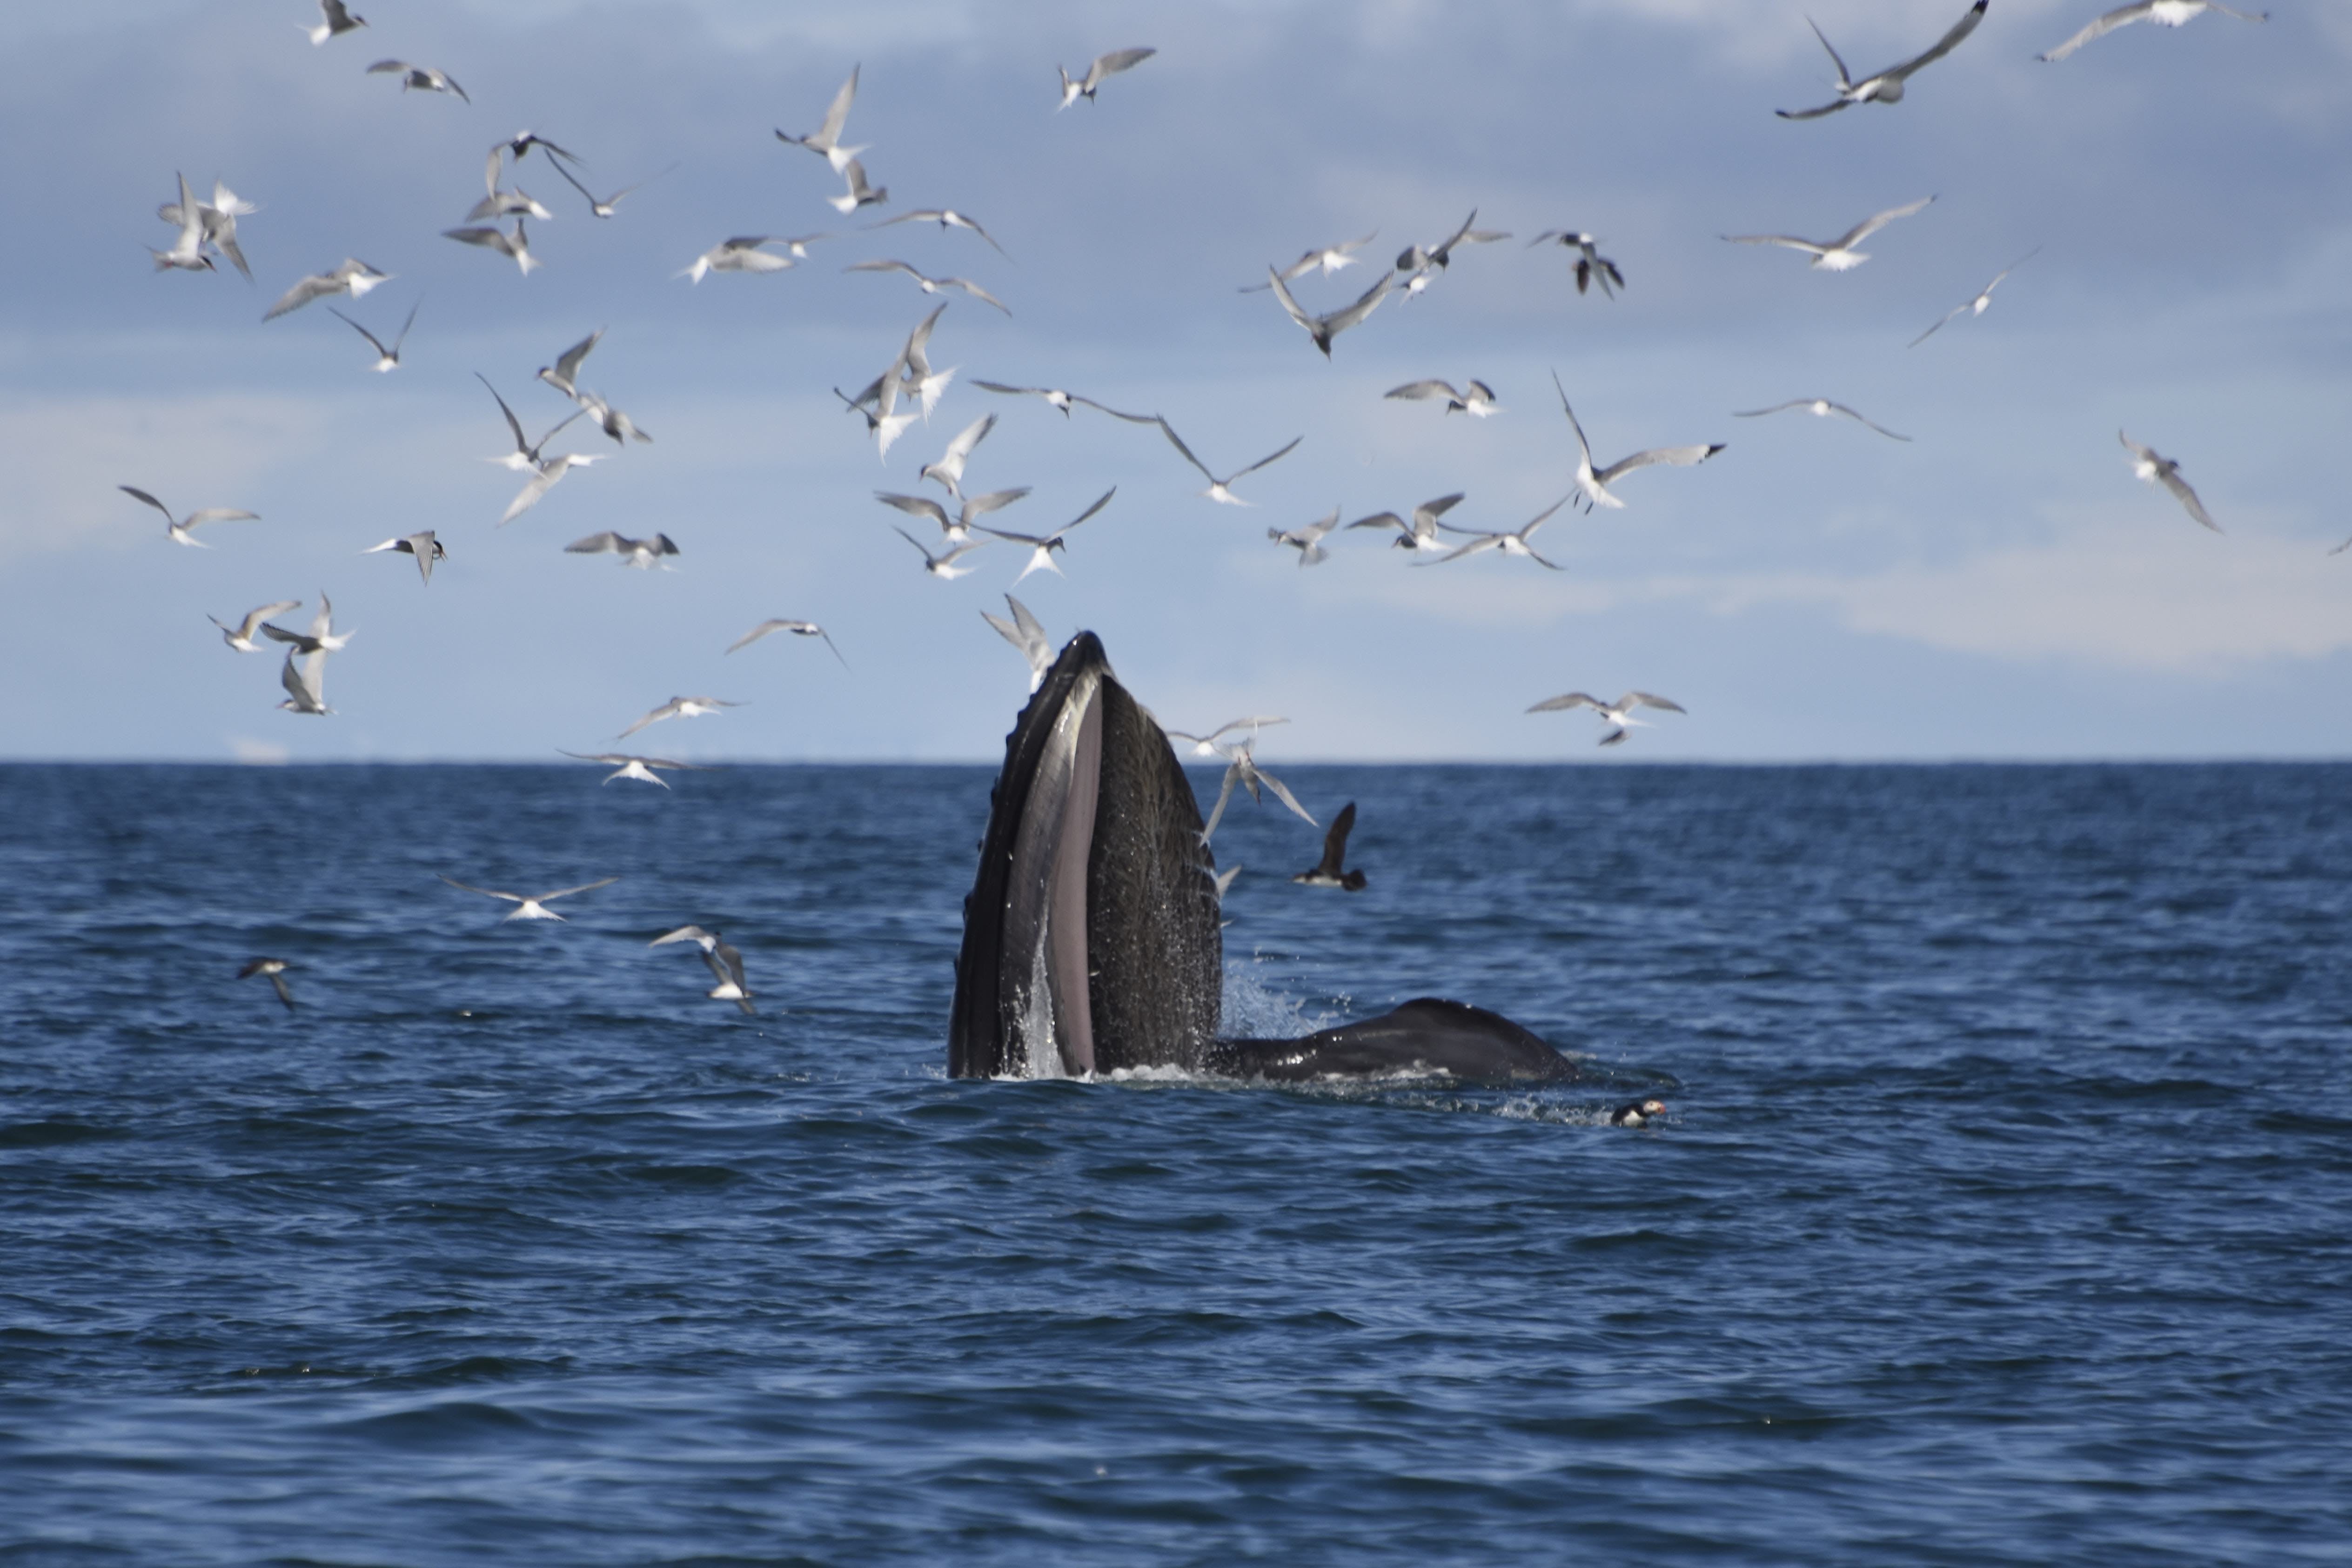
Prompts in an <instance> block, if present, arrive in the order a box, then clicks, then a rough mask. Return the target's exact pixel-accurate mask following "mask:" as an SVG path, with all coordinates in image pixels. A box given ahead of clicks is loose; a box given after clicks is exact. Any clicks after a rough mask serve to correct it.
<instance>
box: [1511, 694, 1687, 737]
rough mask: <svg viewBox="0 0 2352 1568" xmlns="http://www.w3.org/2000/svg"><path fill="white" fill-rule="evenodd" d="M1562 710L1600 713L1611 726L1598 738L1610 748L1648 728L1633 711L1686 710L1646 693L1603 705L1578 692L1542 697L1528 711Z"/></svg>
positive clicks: (1677, 704)
mask: <svg viewBox="0 0 2352 1568" xmlns="http://www.w3.org/2000/svg"><path fill="white" fill-rule="evenodd" d="M1563 708H1590V709H1591V710H1593V711H1594V712H1596V713H1598V714H1600V715H1601V720H1602V721H1604V722H1605V723H1607V724H1608V725H1609V726H1610V730H1609V733H1607V734H1605V735H1603V736H1601V744H1602V745H1604V746H1613V745H1615V744H1616V743H1617V742H1620V741H1622V740H1623V739H1624V738H1625V732H1626V731H1628V730H1636V729H1647V728H1649V726H1648V725H1646V724H1644V723H1643V721H1641V720H1639V719H1636V718H1634V717H1633V710H1634V709H1636V708H1660V709H1664V710H1665V711H1666V712H1669V713H1684V712H1687V711H1689V710H1687V709H1685V708H1684V707H1683V705H1682V704H1681V703H1679V702H1673V701H1669V700H1666V699H1665V698H1664V697H1654V696H1652V695H1651V694H1650V693H1649V692H1646V691H1628V692H1627V693H1625V695H1624V696H1622V697H1620V698H1619V699H1617V700H1616V701H1614V702H1603V701H1601V700H1600V699H1599V698H1597V697H1588V696H1586V695H1585V694H1584V693H1583V692H1581V691H1569V692H1563V693H1562V694H1561V695H1559V696H1558V697H1547V698H1545V699H1544V700H1542V701H1541V702H1538V703H1537V704H1536V705H1535V706H1534V707H1532V708H1530V709H1528V712H1530V713H1553V712H1558V711H1559V710H1561V709H1563Z"/></svg>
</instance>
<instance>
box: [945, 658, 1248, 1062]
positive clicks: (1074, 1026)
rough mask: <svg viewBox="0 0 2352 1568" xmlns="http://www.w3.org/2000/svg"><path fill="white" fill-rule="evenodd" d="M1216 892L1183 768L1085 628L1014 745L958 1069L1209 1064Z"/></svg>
mask: <svg viewBox="0 0 2352 1568" xmlns="http://www.w3.org/2000/svg"><path fill="white" fill-rule="evenodd" d="M1217 902H1218V900H1217V888H1216V863H1215V860H1214V858H1213V857H1212V856H1211V855H1210V853H1209V849H1208V846H1206V845H1205V844H1203V843H1202V841H1201V808H1200V805H1199V804H1198V803H1197V802H1196V801H1195V800H1194V799H1193V797H1192V784H1191V782H1190V781H1189V780H1187V779H1186V778H1185V776H1184V770H1183V767H1182V766H1181V764H1180V763H1178V762H1177V760H1176V753H1175V752H1174V751H1173V750H1171V748H1170V746H1169V744H1168V738H1167V737H1166V736H1165V735H1164V734H1162V733H1161V732H1160V726H1159V725H1158V724H1157V723H1156V722H1154V721H1153V720H1152V718H1151V716H1150V714H1149V713H1147V712H1145V711H1144V710H1143V709H1142V707H1141V706H1140V705H1139V704H1138V703H1137V702H1136V700H1135V699H1134V698H1132V697H1130V696H1129V695H1128V692H1127V689H1126V688H1125V687H1123V686H1121V685H1120V684H1119V683H1118V679H1117V678H1116V677H1114V676H1113V675H1112V674H1111V670H1110V664H1109V661H1108V659H1107V658H1105V656H1104V654H1103V647H1102V644H1101V642H1100V641H1099V640H1098V639H1097V637H1095V635H1094V634H1093V633H1092V632H1080V633H1079V634H1078V635H1077V636H1076V637H1073V638H1071V639H1070V642H1069V644H1068V646H1066V647H1064V648H1063V649H1062V652H1061V657H1060V658H1057V659H1055V662H1054V667H1053V668H1051V669H1050V670H1048V671H1047V672H1046V674H1045V679H1044V680H1043V681H1042V682H1041V683H1040V684H1039V685H1038V688H1037V690H1036V693H1035V695H1034V696H1033V697H1031V699H1030V700H1029V706H1028V707H1026V708H1024V710H1022V712H1021V717H1020V720H1019V721H1018V722H1017V723H1016V724H1015V725H1014V726H1013V733H1012V735H1011V736H1010V737H1008V738H1007V740H1006V742H1005V745H1004V770H1003V773H1000V774H999V775H998V776H997V781H996V792H995V795H993V797H992V801H991V806H990V810H989V817H988V832H987V836H986V837H984V838H983V839H982V842H981V852H980V872H979V875H978V877H977V878H976V879H974V880H973V883H972V889H971V897H970V898H968V899H967V900H965V901H964V930H963V949H962V952H961V956H960V957H959V958H958V960H957V963H956V994H955V1012H954V1014H953V1016H952V1017H951V1018H950V1022H949V1025H948V1070H949V1072H950V1074H951V1075H952V1076H954V1077H957V1078H997V1077H1008V1076H1010V1077H1037V1078H1052V1077H1062V1076H1068V1075H1074V1074H1078V1073H1090V1072H1108V1071H1111V1070H1113V1069H1115V1068H1122V1067H1141V1066H1192V1065H1196V1064H1198V1063H1199V1062H1200V1061H1202V1059H1203V1058H1204V1056H1205V1054H1206V1053H1207V1051H1208V1050H1209V1048H1210V1047H1211V1046H1212V1045H1213V1042H1214V1040H1215V1037H1216V1032H1217V1003H1218V992H1219V987H1220V985H1221V983H1222V978H1223V967H1224V952H1223V942H1222V941H1221V939H1220V937H1219V934H1218V924H1217Z"/></svg>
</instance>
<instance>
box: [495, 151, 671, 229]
mask: <svg viewBox="0 0 2352 1568" xmlns="http://www.w3.org/2000/svg"><path fill="white" fill-rule="evenodd" d="M675 168H677V164H676V163H672V164H671V165H670V166H669V169H664V170H662V171H661V173H660V174H648V175H646V177H645V178H644V179H642V180H639V181H638V182H637V183H636V184H634V185H623V186H622V187H621V188H620V189H619V190H617V191H614V193H613V194H612V195H609V196H604V197H602V198H599V197H598V196H597V195H596V194H595V193H594V192H593V191H591V190H590V189H589V188H588V187H587V186H585V185H583V184H581V183H580V182H579V181H578V180H577V179H575V178H573V177H572V171H571V170H569V169H567V168H565V167H564V166H563V165H562V163H557V164H556V165H555V172H556V173H557V174H561V175H562V176H563V177H564V179H565V180H566V181H567V182H569V183H570V184H571V186H572V189H573V190H575V191H578V192H579V193H580V194H581V195H582V196H583V197H585V198H586V199H587V202H588V210H589V211H590V212H592V213H594V214H595V215H596V216H598V217H611V216H613V209H614V208H615V207H617V206H619V205H621V198H622V197H623V196H625V195H628V194H629V193H630V192H631V191H642V190H644V189H645V188H646V186H647V185H650V184H653V183H654V182H655V181H656V180H658V179H660V178H661V177H662V174H668V173H669V170H670V169H675ZM530 216H533V217H548V216H552V215H551V214H549V213H546V212H536V213H533V214H531V215H530Z"/></svg>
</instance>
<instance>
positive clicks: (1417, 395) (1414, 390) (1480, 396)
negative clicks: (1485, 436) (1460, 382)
mask: <svg viewBox="0 0 2352 1568" xmlns="http://www.w3.org/2000/svg"><path fill="white" fill-rule="evenodd" d="M1381 396H1383V397H1404V398H1412V399H1413V400H1415V401H1420V400H1423V399H1426V398H1433V397H1442V398H1444V399H1445V412H1447V413H1448V414H1454V413H1461V414H1467V415H1468V416H1470V417H1472V418H1473V419H1484V418H1486V416H1488V415H1489V414H1499V413H1501V412H1502V409H1501V408H1500V407H1499V406H1498V405H1496V402H1495V389H1494V388H1493V387H1491V386H1488V385H1487V384H1486V383H1485V382H1483V381H1474V382H1471V383H1469V384H1468V388H1467V390H1466V391H1462V392H1456V391H1454V384H1453V383H1452V382H1450V381H1408V382H1406V383H1405V384H1403V385H1402V386H1392V387H1391V388H1389V390H1388V391H1386V392H1384V393H1382V394H1381Z"/></svg>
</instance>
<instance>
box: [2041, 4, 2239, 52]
mask: <svg viewBox="0 0 2352 1568" xmlns="http://www.w3.org/2000/svg"><path fill="white" fill-rule="evenodd" d="M2208 11H2219V12H2221V15H2223V16H2235V17H2236V18H2237V19H2238V20H2239V21H2241V22H2267V21H2269V20H2270V19H2271V14H2270V13H2269V12H2268V11H2232V10H2231V9H2230V7H2228V6H2227V5H2221V4H2220V3H2219V0H2139V4H2137V5H2118V6H2117V7H2116V9H2114V10H2112V11H2110V12H2108V13H2107V14H2106V15H2105V16H2101V17H2100V18H2099V19H2098V20H2097V21H2095V22H2093V23H2092V24H2091V25H2090V26H2087V27H2085V28H2084V29H2083V30H2082V31H2081V32H2079V33H2077V34H2075V35H2074V37H2071V38H2069V39H2067V40H2066V41H2065V42H2064V43H2063V44H2061V45H2059V46H2058V47H2056V48H2054V49H2053V50H2051V51H2050V52H2049V53H2048V54H2046V55H2042V56H2040V57H2038V58H2042V59H2045V60H2063V59H2064V58H2066V57H2067V56H2068V55H2071V54H2073V53H2074V51H2075V50H2076V49H2079V48H2081V47H2083V46H2084V44H2087V43H2089V42H2090V41H2091V40H2092V39H2093V38H2099V37H2105V36H2106V35H2107V34H2109V33H2112V32H2114V31H2115V30H2116V28H2117V27H2127V26H2131V25H2132V24H2133V23H2134V22H2154V23H2155V24H2156V25H2157V26H2159V27H2185V26H2188V25H2189V23H2190V22H2193V21H2195V20H2196V19H2197V18H2198V17H2200V16H2203V15H2204V14H2205V13H2206V12H2208Z"/></svg>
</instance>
